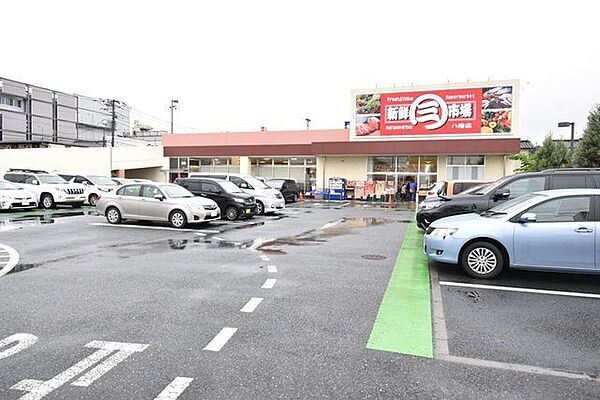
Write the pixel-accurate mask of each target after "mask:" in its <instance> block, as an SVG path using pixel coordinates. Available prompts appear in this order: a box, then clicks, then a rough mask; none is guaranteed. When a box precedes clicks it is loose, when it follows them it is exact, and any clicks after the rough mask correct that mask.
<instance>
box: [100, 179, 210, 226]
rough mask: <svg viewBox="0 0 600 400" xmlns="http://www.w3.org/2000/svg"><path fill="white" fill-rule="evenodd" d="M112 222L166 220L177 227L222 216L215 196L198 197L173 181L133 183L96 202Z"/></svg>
mask: <svg viewBox="0 0 600 400" xmlns="http://www.w3.org/2000/svg"><path fill="white" fill-rule="evenodd" d="M96 208H97V210H98V211H99V212H101V213H102V214H103V215H105V216H106V219H107V220H108V222H109V223H111V224H119V223H121V221H123V220H125V219H134V220H147V221H166V222H169V224H171V226H172V227H174V228H184V227H185V226H186V225H187V224H189V223H200V222H207V221H211V220H215V219H219V218H220V217H221V211H220V210H219V206H218V205H217V203H215V202H214V201H213V200H210V199H207V198H204V197H195V196H194V195H193V194H192V193H191V192H189V191H188V190H187V189H185V188H183V187H181V186H179V185H174V184H171V183H152V182H149V183H146V182H144V183H131V184H127V185H125V186H122V187H121V188H119V189H117V190H116V191H114V192H110V193H105V194H102V197H101V198H100V199H99V200H98V203H96Z"/></svg>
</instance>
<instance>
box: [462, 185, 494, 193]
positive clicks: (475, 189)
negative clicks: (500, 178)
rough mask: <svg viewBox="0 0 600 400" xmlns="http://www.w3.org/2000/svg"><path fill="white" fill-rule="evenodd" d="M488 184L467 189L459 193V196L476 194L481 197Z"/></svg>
mask: <svg viewBox="0 0 600 400" xmlns="http://www.w3.org/2000/svg"><path fill="white" fill-rule="evenodd" d="M488 186H489V185H488V184H485V185H477V186H473V187H472V188H469V189H467V190H465V191H463V192H460V194H478V195H481V194H483V191H484V190H486V187H488Z"/></svg>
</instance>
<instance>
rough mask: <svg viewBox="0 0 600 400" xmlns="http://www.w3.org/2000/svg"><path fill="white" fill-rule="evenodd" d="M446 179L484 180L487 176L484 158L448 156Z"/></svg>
mask: <svg viewBox="0 0 600 400" xmlns="http://www.w3.org/2000/svg"><path fill="white" fill-rule="evenodd" d="M446 164H447V167H446V179H449V180H456V179H461V180H463V179H464V180H483V177H484V175H485V157H484V156H448V159H447V162H446Z"/></svg>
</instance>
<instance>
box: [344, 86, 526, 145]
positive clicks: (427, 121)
mask: <svg viewBox="0 0 600 400" xmlns="http://www.w3.org/2000/svg"><path fill="white" fill-rule="evenodd" d="M518 88H519V84H518V81H502V82H485V83H480V84H471V83H468V84H464V85H458V84H452V85H440V86H436V87H421V88H419V87H409V88H394V89H373V90H366V91H355V92H354V93H353V115H354V118H353V124H352V125H351V133H352V135H351V136H352V138H353V139H355V140H360V139H366V140H378V139H395V140H397V139H401V138H403V137H409V138H413V137H414V136H431V137H439V135H464V134H471V135H480V136H487V137H492V136H499V135H512V134H514V133H515V126H516V123H515V121H516V117H517V109H516V103H517V100H518Z"/></svg>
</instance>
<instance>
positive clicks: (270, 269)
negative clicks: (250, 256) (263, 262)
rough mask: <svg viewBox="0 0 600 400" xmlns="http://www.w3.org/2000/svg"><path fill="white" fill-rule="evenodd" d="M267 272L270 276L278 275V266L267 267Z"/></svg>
mask: <svg viewBox="0 0 600 400" xmlns="http://www.w3.org/2000/svg"><path fill="white" fill-rule="evenodd" d="M267 272H268V273H269V274H276V273H277V266H275V265H267Z"/></svg>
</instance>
